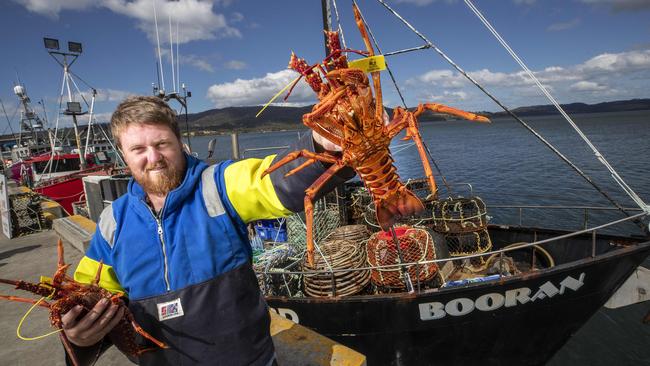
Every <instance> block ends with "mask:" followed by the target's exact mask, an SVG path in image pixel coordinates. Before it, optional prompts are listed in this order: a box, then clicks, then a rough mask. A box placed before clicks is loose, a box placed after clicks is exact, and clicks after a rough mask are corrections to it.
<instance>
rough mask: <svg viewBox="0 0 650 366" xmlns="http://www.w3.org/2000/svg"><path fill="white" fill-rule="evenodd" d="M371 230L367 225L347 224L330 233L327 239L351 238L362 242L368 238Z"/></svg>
mask: <svg viewBox="0 0 650 366" xmlns="http://www.w3.org/2000/svg"><path fill="white" fill-rule="evenodd" d="M369 237H370V232H368V228H366V226H365V225H346V226H341V227H338V228H336V229H334V231H332V232H331V233H330V235H329V236H328V237H327V240H351V241H354V242H361V241H365V240H368V238H369Z"/></svg>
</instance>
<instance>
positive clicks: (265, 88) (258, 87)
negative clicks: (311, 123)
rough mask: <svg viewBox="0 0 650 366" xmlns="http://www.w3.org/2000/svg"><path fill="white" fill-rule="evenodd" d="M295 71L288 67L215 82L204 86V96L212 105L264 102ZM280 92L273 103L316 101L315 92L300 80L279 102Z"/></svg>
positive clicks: (277, 90) (283, 85) (247, 104)
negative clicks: (205, 88) (285, 98)
mask: <svg viewBox="0 0 650 366" xmlns="http://www.w3.org/2000/svg"><path fill="white" fill-rule="evenodd" d="M297 76H298V74H297V73H296V72H294V71H292V70H282V71H278V72H274V73H268V74H266V75H265V76H264V77H262V78H254V79H248V80H245V79H237V80H235V81H232V82H226V83H222V84H215V85H212V86H211V87H210V88H208V92H207V95H206V96H207V98H208V99H210V100H211V101H212V103H213V104H214V106H215V107H216V108H225V107H232V106H251V105H262V104H265V103H267V102H268V101H269V100H270V99H271V98H272V97H273V96H274V95H275V94H276V93H277V92H279V91H280V90H282V88H284V87H285V86H287V85H289V83H291V82H292V81H293V80H294V79H295V78H296V77H297ZM284 95H286V92H284V93H283V94H282V95H280V96H279V97H278V98H277V99H276V101H277V103H274V104H278V103H280V104H282V105H306V104H311V103H315V102H316V94H315V93H314V92H313V91H312V90H311V89H310V88H309V87H308V86H307V85H306V84H305V82H304V80H302V79H301V81H300V82H299V83H298V85H296V87H295V88H294V90H293V92H292V93H291V96H290V97H289V99H288V100H287V103H285V102H284V101H283V98H284Z"/></svg>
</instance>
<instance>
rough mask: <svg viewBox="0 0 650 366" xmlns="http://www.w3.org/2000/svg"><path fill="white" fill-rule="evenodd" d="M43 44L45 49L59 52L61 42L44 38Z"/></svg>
mask: <svg viewBox="0 0 650 366" xmlns="http://www.w3.org/2000/svg"><path fill="white" fill-rule="evenodd" d="M43 43H44V44H45V48H47V49H48V50H58V49H59V40H58V39H54V38H43Z"/></svg>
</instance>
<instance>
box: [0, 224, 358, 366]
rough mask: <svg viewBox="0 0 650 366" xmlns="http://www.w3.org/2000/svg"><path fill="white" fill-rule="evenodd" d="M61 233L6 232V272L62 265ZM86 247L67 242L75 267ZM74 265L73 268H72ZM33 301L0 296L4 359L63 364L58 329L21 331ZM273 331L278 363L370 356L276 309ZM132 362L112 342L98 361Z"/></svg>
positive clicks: (36, 272) (0, 272) (2, 249)
mask: <svg viewBox="0 0 650 366" xmlns="http://www.w3.org/2000/svg"><path fill="white" fill-rule="evenodd" d="M57 240H58V236H57V233H56V232H55V231H53V230H48V231H43V232H39V233H35V234H31V235H27V236H23V237H19V238H14V239H7V238H6V237H4V235H2V234H0V278H5V279H16V280H25V281H29V282H38V281H39V278H40V276H52V274H54V271H55V270H56V267H57V253H56V243H57ZM82 255H83V254H82V252H81V251H79V250H76V249H75V248H73V247H72V246H71V245H66V246H65V261H66V263H72V264H73V266H72V267H73V268H74V267H75V266H76V264H77V263H78V262H79V260H80V259H81V257H82ZM72 271H73V269H72V268H71V269H70V273H72ZM0 294H3V295H14V296H21V297H30V298H36V296H35V295H31V294H29V293H25V292H19V291H16V290H14V289H13V287H12V286H7V285H3V284H0ZM29 308H30V305H29V304H26V303H18V302H12V301H3V300H0V345H2V346H0V365H30V366H41V365H48V366H63V365H65V361H64V354H63V347H62V346H61V342H60V340H59V336H58V335H57V334H54V335H50V336H48V337H45V338H42V339H38V340H33V341H24V340H21V339H19V338H18V337H17V336H16V329H17V327H18V323H19V321H20V319H21V318H22V317H23V316H24V315H25V313H26V312H27V311H28V310H29ZM48 316H49V312H48V311H47V310H46V309H44V308H41V307H38V308H35V309H34V310H33V311H32V312H31V313H30V314H29V316H28V317H27V319H26V320H25V322H24V323H23V326H22V328H21V334H22V335H23V336H24V337H36V336H39V335H43V334H46V333H49V332H51V331H52V330H53V329H52V328H51V327H50V323H49V319H48ZM271 334H272V336H273V342H274V343H275V345H276V352H277V355H278V363H279V364H280V365H282V366H287V365H290V366H300V365H349V366H357V365H358V366H361V365H365V363H366V361H365V357H364V356H363V355H361V354H360V353H358V352H355V351H354V350H351V349H349V348H347V347H344V346H341V345H339V344H336V343H335V342H333V341H332V340H330V339H328V338H326V337H323V336H321V335H318V334H317V333H315V332H313V331H311V330H309V329H307V328H304V327H302V326H300V325H297V324H295V323H293V322H291V321H289V320H287V319H285V318H282V317H280V316H278V315H273V314H272V323H271ZM130 364H132V363H131V362H130V361H129V360H128V359H127V358H126V357H125V356H124V355H123V354H122V353H120V352H119V351H118V350H117V349H116V348H115V347H111V349H109V350H108V351H107V352H106V353H105V354H104V355H103V356H102V357H101V358H100V359H99V361H98V362H97V363H96V365H98V366H114V365H130Z"/></svg>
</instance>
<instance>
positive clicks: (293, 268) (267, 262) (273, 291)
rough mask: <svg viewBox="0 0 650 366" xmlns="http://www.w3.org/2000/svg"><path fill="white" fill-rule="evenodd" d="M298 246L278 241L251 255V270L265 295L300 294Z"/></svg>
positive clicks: (288, 295)
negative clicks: (255, 254)
mask: <svg viewBox="0 0 650 366" xmlns="http://www.w3.org/2000/svg"><path fill="white" fill-rule="evenodd" d="M299 251H300V248H295V247H294V246H292V245H290V244H288V243H279V244H277V245H274V246H273V247H271V248H267V249H266V250H264V251H263V252H261V253H259V254H258V255H257V256H254V257H253V270H254V271H255V274H256V275H257V282H258V284H259V286H260V289H261V290H262V293H263V294H264V295H265V296H287V297H292V296H295V295H297V294H300V285H301V277H300V275H297V274H295V273H292V272H297V271H299V270H300V268H299V267H300V261H301V258H300V256H299Z"/></svg>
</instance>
